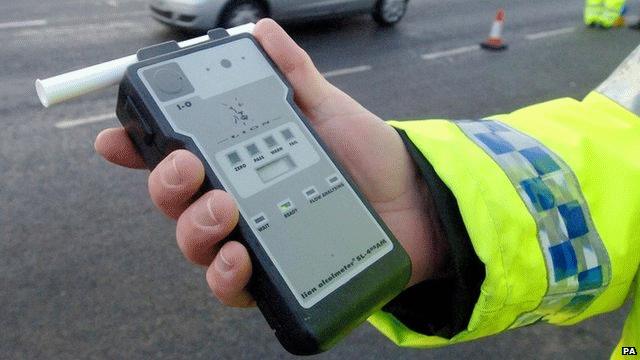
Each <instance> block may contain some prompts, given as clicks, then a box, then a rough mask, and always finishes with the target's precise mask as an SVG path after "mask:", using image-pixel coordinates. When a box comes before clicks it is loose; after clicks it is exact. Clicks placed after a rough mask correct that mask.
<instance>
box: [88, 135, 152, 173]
mask: <svg viewBox="0 0 640 360" xmlns="http://www.w3.org/2000/svg"><path fill="white" fill-rule="evenodd" d="M94 147H95V148H96V151H97V152H98V154H100V155H102V157H103V158H105V159H106V160H107V161H109V162H111V163H114V164H116V165H120V166H124V167H128V168H132V169H144V168H146V166H145V165H144V161H143V160H142V156H140V154H139V153H138V151H137V150H136V148H135V147H134V146H133V142H131V139H130V138H129V136H128V135H127V132H126V131H125V129H124V128H109V129H104V130H102V131H101V132H100V133H99V134H98V136H97V137H96V142H95V144H94Z"/></svg>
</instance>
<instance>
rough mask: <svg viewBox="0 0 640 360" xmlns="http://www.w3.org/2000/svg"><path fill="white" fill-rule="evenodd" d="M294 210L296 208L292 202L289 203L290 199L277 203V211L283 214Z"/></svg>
mask: <svg viewBox="0 0 640 360" xmlns="http://www.w3.org/2000/svg"><path fill="white" fill-rule="evenodd" d="M295 208H296V206H295V205H294V204H293V201H291V199H286V200H283V201H281V202H280V203H278V209H280V212H281V213H283V214H284V213H287V212H289V211H291V210H293V209H295Z"/></svg>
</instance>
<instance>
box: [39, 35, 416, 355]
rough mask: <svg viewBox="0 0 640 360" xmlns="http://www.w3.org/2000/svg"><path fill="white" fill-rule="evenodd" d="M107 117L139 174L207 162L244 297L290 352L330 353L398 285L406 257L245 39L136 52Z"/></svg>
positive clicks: (279, 78) (406, 270) (272, 68)
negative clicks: (232, 212) (171, 157)
mask: <svg viewBox="0 0 640 360" xmlns="http://www.w3.org/2000/svg"><path fill="white" fill-rule="evenodd" d="M230 33H235V35H230ZM45 81H46V80H45ZM39 94H40V91H39ZM116 114H117V116H118V118H119V120H120V122H121V123H122V125H123V126H124V128H125V129H126V130H127V133H128V134H129V136H130V138H131V140H132V141H133V143H134V145H135V146H136V148H137V150H138V151H139V152H140V154H141V155H142V157H143V158H144V161H145V163H146V165H147V167H148V168H150V169H153V168H154V167H155V166H156V165H157V164H158V163H159V162H160V161H161V160H162V159H163V158H164V157H165V156H167V155H168V154H169V153H171V152H172V151H174V150H176V149H186V150H188V151H190V152H192V153H193V154H195V155H196V156H197V157H198V158H200V160H201V161H202V162H203V164H204V167H205V174H206V176H205V182H204V185H203V188H202V189H201V191H207V190H210V189H214V188H215V189H224V190H225V191H227V192H229V193H230V194H231V195H232V196H233V198H234V199H235V201H236V203H237V206H238V210H239V212H240V218H239V222H238V227H237V228H236V229H235V230H234V233H233V234H232V235H231V236H230V237H232V238H234V239H235V238H239V239H241V241H242V242H243V244H244V245H245V246H246V247H247V249H248V250H249V253H250V256H251V260H252V263H253V274H252V277H251V280H250V282H249V291H250V292H251V294H252V295H253V297H254V298H255V300H256V303H257V305H258V307H259V309H260V310H261V312H262V314H263V315H264V317H265V318H266V320H267V322H268V323H269V325H270V326H271V327H272V328H273V329H274V330H275V335H276V337H277V338H278V339H279V341H280V342H281V343H282V345H283V346H284V347H285V348H286V349H287V350H288V351H290V352H292V353H294V354H314V353H318V352H321V351H324V350H327V349H328V348H330V347H331V346H333V345H334V344H335V343H336V342H338V341H339V340H340V339H341V338H342V337H344V336H345V335H346V334H347V333H348V332H349V331H350V330H352V329H353V328H355V327H356V326H357V325H359V324H360V323H361V322H363V321H364V320H365V319H366V318H367V317H368V316H369V315H371V313H372V312H374V311H376V310H378V309H380V308H381V307H382V306H383V305H384V304H385V303H387V302H388V301H389V300H391V299H392V298H393V297H395V296H396V295H397V294H398V293H400V292H401V291H402V290H403V289H404V287H405V286H406V284H407V282H408V280H409V277H410V273H411V263H410V261H409V257H408V256H407V254H406V252H405V251H404V250H403V248H402V247H401V246H400V244H399V243H398V242H397V240H396V239H395V238H394V236H393V234H392V233H391V232H390V231H389V229H388V228H387V227H386V226H385V224H384V223H383V222H382V220H381V219H380V217H379V216H378V215H377V214H376V212H375V211H374V210H373V208H372V207H371V205H370V204H369V203H368V202H367V200H366V199H365V198H364V196H363V195H362V194H361V193H360V192H359V191H358V189H357V187H356V185H355V183H354V182H353V181H352V179H351V178H350V176H349V174H348V173H347V172H346V171H345V170H344V169H343V168H342V167H341V166H340V165H339V164H338V163H337V162H336V161H335V160H334V157H333V156H332V155H331V153H330V151H329V150H328V149H327V147H326V146H325V145H324V144H323V142H322V140H321V139H320V138H319V137H318V136H317V134H316V133H315V132H314V130H313V128H312V127H311V125H310V124H309V122H308V121H307V119H306V118H305V116H304V114H303V113H302V112H301V111H300V109H299V108H298V107H297V106H296V104H295V102H294V101H293V89H292V88H291V86H290V85H289V83H288V82H287V80H286V79H285V77H284V76H283V75H282V74H281V73H280V71H279V70H278V68H277V66H276V65H275V64H274V63H273V62H272V61H271V60H270V59H269V57H268V56H267V55H266V53H265V52H264V50H263V49H262V48H261V46H260V45H259V44H258V43H257V41H256V40H255V39H254V38H253V36H252V35H251V34H250V32H233V31H226V30H224V29H215V30H212V31H209V33H208V39H204V41H202V42H199V43H197V44H190V45H189V46H186V47H181V46H180V45H179V44H178V43H177V42H175V41H171V42H166V43H162V44H158V45H155V46H151V47H148V48H144V49H141V50H140V51H138V53H137V56H136V61H135V62H132V63H131V64H129V65H128V66H127V67H126V70H125V72H124V76H123V77H122V80H121V81H120V88H119V93H118V102H117V109H116Z"/></svg>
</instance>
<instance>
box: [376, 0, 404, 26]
mask: <svg viewBox="0 0 640 360" xmlns="http://www.w3.org/2000/svg"><path fill="white" fill-rule="evenodd" d="M408 4H409V0H378V2H377V3H376V6H375V7H374V9H373V13H372V14H371V15H372V16H373V19H374V20H375V21H376V22H377V23H378V24H380V25H382V26H393V25H395V24H397V23H398V21H400V20H401V19H402V17H404V14H405V13H406V12H407V5H408Z"/></svg>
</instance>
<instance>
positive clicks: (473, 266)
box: [383, 129, 485, 339]
mask: <svg viewBox="0 0 640 360" xmlns="http://www.w3.org/2000/svg"><path fill="white" fill-rule="evenodd" d="M396 130H397V131H398V134H399V135H400V137H401V138H402V140H403V142H404V144H405V146H406V147H407V151H408V152H409V154H410V155H411V157H412V159H413V161H414V163H415V165H416V167H417V168H418V170H419V172H420V174H421V175H422V178H423V179H424V181H425V182H426V184H427V186H428V188H429V191H430V195H431V198H432V199H433V204H428V206H434V207H435V215H436V216H437V219H436V221H438V222H439V223H440V227H441V229H442V231H443V235H444V236H443V237H444V239H445V241H447V243H448V245H449V249H450V251H449V259H448V261H449V262H448V267H449V269H448V276H447V277H446V278H444V279H433V280H426V281H423V282H421V283H419V284H416V285H414V286H412V287H411V288H409V289H407V290H405V291H404V292H402V293H401V294H400V295H399V296H397V297H396V298H395V299H394V300H392V301H391V302H389V303H388V304H387V305H386V306H385V307H384V308H383V311H384V312H387V313H389V314H391V315H393V316H394V317H395V318H396V319H398V320H399V321H401V322H402V323H403V324H404V325H405V326H406V327H407V328H409V329H411V330H413V331H415V332H418V333H421V334H424V335H430V336H439V337H442V338H446V339H450V338H452V337H453V336H455V335H456V334H458V333H460V332H461V331H463V330H465V329H466V328H467V324H468V323H469V320H470V318H471V315H472V312H473V309H474V306H475V304H476V301H477V299H478V297H479V294H480V286H481V284H482V282H483V281H484V278H485V269H484V265H483V263H482V262H481V261H480V259H479V258H478V256H477V255H476V253H475V251H474V249H473V245H472V244H471V240H470V238H469V234H468V232H467V229H466V227H465V225H464V222H463V220H462V216H461V214H460V209H459V208H458V203H457V201H456V199H455V197H454V195H453V193H452V192H451V190H450V189H449V188H448V187H447V186H446V185H445V183H444V182H443V181H442V180H441V179H440V177H439V176H438V174H437V173H436V171H435V169H434V168H433V166H432V165H431V163H430V162H429V161H428V160H427V159H426V158H425V157H424V155H423V154H422V153H421V152H420V151H419V150H418V148H416V146H415V145H414V144H413V143H412V142H411V140H410V139H409V137H408V136H407V134H406V133H405V131H404V130H402V129H396Z"/></svg>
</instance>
